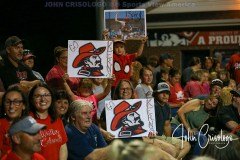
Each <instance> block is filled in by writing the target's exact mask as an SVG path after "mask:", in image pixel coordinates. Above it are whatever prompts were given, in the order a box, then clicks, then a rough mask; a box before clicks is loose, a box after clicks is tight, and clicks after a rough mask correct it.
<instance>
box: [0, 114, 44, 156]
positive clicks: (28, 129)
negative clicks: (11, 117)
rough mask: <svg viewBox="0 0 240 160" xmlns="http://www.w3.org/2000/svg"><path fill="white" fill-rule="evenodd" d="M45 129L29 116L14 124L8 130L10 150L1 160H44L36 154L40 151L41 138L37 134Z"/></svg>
mask: <svg viewBox="0 0 240 160" xmlns="http://www.w3.org/2000/svg"><path fill="white" fill-rule="evenodd" d="M45 127H46V126H45V125H43V124H40V123H37V122H36V120H35V119H33V118H32V117H31V116H27V117H25V118H22V119H19V120H17V121H16V122H14V123H13V124H12V125H11V127H10V129H9V135H10V138H11V141H12V150H11V151H10V152H9V153H7V154H6V155H5V156H3V158H2V160H21V159H24V160H31V159H32V160H45V158H44V157H43V156H42V155H40V154H39V153H36V152H39V151H40V150H41V144H40V140H41V139H42V137H41V136H40V134H39V132H40V130H42V129H44V128H45Z"/></svg>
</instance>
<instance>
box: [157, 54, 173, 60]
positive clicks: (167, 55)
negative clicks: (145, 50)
mask: <svg viewBox="0 0 240 160" xmlns="http://www.w3.org/2000/svg"><path fill="white" fill-rule="evenodd" d="M159 58H160V59H161V60H165V59H174V58H173V56H172V55H171V54H169V53H163V54H160V57H159Z"/></svg>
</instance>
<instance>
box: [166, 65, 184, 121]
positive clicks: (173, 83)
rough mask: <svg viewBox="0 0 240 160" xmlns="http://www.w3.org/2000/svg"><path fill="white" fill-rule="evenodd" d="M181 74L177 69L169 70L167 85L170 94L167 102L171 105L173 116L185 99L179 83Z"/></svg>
mask: <svg viewBox="0 0 240 160" xmlns="http://www.w3.org/2000/svg"><path fill="white" fill-rule="evenodd" d="M180 78H181V74H180V72H179V70H178V69H175V68H172V69H170V71H169V86H170V96H169V99H168V103H169V105H170V107H171V115H172V116H175V115H176V114H177V110H178V108H180V107H181V106H182V105H183V104H184V103H185V101H186V100H187V99H186V97H185V95H184V91H183V89H182V86H181V84H180Z"/></svg>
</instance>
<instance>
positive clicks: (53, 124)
mask: <svg viewBox="0 0 240 160" xmlns="http://www.w3.org/2000/svg"><path fill="white" fill-rule="evenodd" d="M54 100H55V99H54V95H53V92H52V91H51V89H50V88H49V87H48V86H47V85H46V84H44V83H41V84H39V85H36V86H34V87H33V88H32V89H31V91H30V93H29V102H30V111H31V113H30V115H31V116H32V117H33V118H35V119H36V121H37V122H38V123H41V124H45V125H46V126H47V128H46V129H45V130H42V131H40V135H41V137H42V139H41V154H42V155H43V156H44V157H45V158H46V159H51V160H59V159H61V160H66V159H67V153H68V152H67V146H66V142H67V135H66V132H65V130H64V126H63V122H62V120H61V119H60V118H58V117H57V114H56V112H55V110H54V102H55V101H54Z"/></svg>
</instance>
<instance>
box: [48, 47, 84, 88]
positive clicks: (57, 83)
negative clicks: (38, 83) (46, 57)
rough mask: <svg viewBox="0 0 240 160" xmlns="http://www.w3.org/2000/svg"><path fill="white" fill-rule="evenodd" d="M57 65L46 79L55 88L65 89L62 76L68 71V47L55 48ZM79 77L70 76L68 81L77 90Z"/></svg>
mask: <svg viewBox="0 0 240 160" xmlns="http://www.w3.org/2000/svg"><path fill="white" fill-rule="evenodd" d="M54 56H55V65H54V66H53V67H52V69H51V70H50V71H49V72H48V74H47V76H46V78H45V81H46V83H47V84H48V85H49V86H50V87H51V88H52V89H53V90H64V87H63V80H62V77H63V75H64V74H65V73H67V60H68V52H67V48H64V47H61V46H57V47H56V48H55V49H54ZM79 82H80V79H79V78H74V77H71V78H68V79H67V83H68V85H69V87H70V88H71V90H73V91H77V88H78V83H79Z"/></svg>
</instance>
